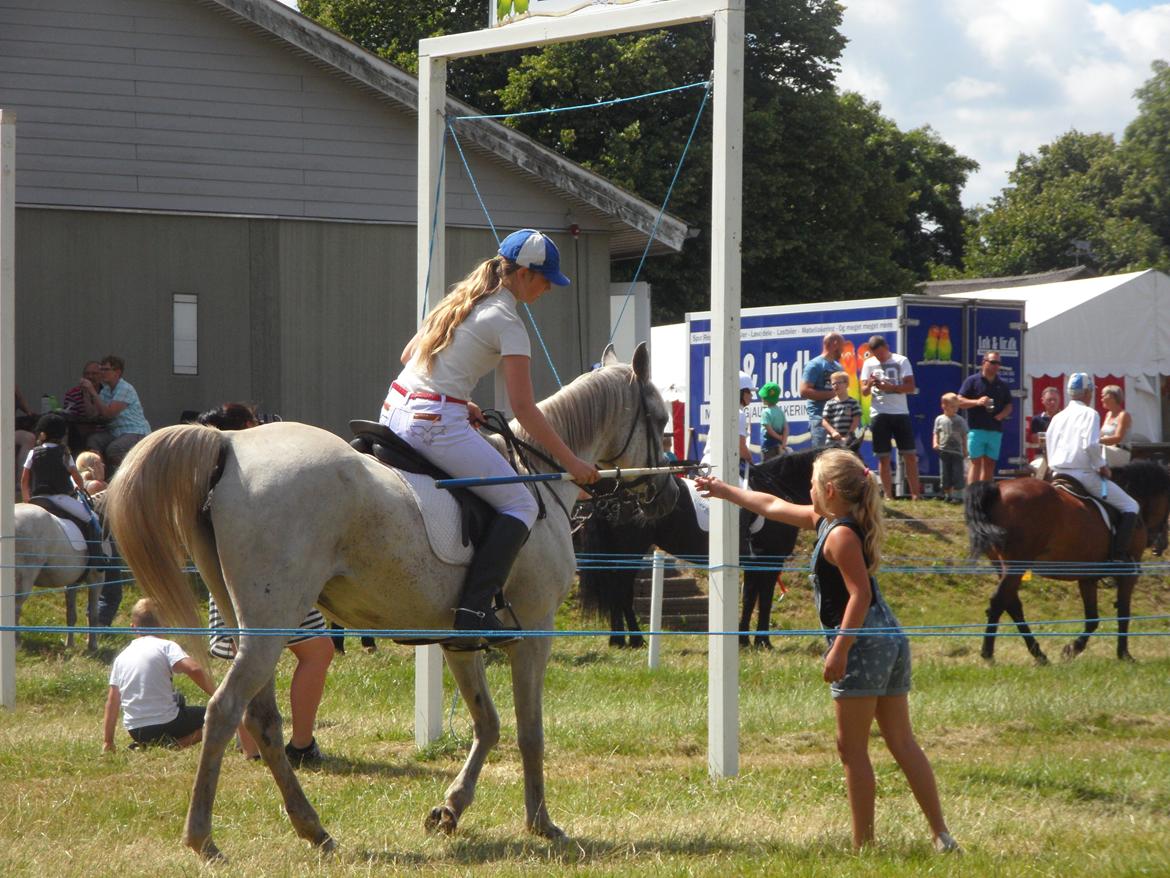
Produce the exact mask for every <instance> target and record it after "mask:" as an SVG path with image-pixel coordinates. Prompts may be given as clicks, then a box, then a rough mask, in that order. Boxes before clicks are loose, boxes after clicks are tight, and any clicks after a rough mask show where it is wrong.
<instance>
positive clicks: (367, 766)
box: [304, 754, 451, 781]
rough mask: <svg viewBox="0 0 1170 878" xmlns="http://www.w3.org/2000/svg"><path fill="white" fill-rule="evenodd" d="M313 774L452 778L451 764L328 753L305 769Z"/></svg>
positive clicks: (388, 777)
mask: <svg viewBox="0 0 1170 878" xmlns="http://www.w3.org/2000/svg"><path fill="white" fill-rule="evenodd" d="M304 770H305V771H306V772H308V773H312V774H334V775H338V776H341V777H359V776H360V777H368V778H371V779H372V778H379V779H383V780H408V779H422V780H438V781H444V780H448V779H449V778H450V774H451V772H450V766H448V765H425V764H423V763H418V762H409V763H407V762H379V761H375V760H370V759H351V758H349V757H347V756H337V755H334V754H328V755H326V757H325V758H324V759H323V760H322V761H321V763H320V764H319V765H317V766H314V767H313V768H308V769H304Z"/></svg>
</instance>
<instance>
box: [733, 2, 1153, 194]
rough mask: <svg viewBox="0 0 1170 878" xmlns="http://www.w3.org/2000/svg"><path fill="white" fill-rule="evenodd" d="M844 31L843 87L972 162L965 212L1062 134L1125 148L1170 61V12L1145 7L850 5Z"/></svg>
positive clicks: (900, 124) (1112, 4)
mask: <svg viewBox="0 0 1170 878" xmlns="http://www.w3.org/2000/svg"><path fill="white" fill-rule="evenodd" d="M749 2H751V0H749ZM843 30H844V33H845V35H846V36H847V37H848V38H849V41H850V42H849V46H848V47H847V48H846V50H845V55H844V57H843V59H842V64H841V68H842V69H841V74H840V76H839V77H838V86H839V87H840V88H842V89H847V90H850V91H856V92H859V93H861V94H862V95H864V96H865V97H866V98H868V99H870V100H876V101H878V102H879V103H881V105H882V112H883V113H884V115H886V116H887V117H889V118H891V119H893V120H894V121H895V122H896V123H897V124H898V127H899V128H901V129H903V130H909V129H912V128H917V127H919V126H921V125H930V126H931V128H933V129H934V130H935V131H936V132H937V133H938V134H939V136H941V137H942V139H943V140H945V141H946V142H947V143H950V144H951V145H952V146H954V147H955V148H956V149H957V150H958V151H959V152H960V153H962V154H963V155H966V156H969V157H971V158H973V159H975V160H976V161H978V162H979V164H980V170H979V171H978V172H976V173H975V174H973V175H972V176H971V178H970V179H969V181H968V183H967V188H966V189H965V190H964V192H963V203H964V204H965V205H967V206H973V205H975V204H986V203H987V202H988V201H990V200H991V198H993V197H994V196H995V195H997V194H998V193H999V192H1000V191H1001V190H1002V189H1003V187H1004V186H1006V185H1007V183H1008V179H1007V175H1008V172H1009V171H1010V170H1011V169H1012V168H1013V167H1015V163H1016V158H1017V157H1018V156H1019V154H1020V153H1021V152H1026V153H1035V152H1036V151H1037V149H1038V148H1039V147H1040V146H1042V145H1044V144H1046V143H1051V142H1052V141H1053V140H1055V139H1056V138H1057V137H1059V136H1060V135H1061V134H1064V133H1065V132H1067V131H1069V130H1072V129H1076V130H1078V131H1084V132H1095V131H1101V132H1106V133H1112V134H1114V135H1115V136H1117V137H1118V138H1119V139H1120V137H1121V135H1122V134H1123V132H1124V131H1125V126H1126V125H1127V124H1128V123H1129V122H1130V121H1131V120H1132V119H1133V118H1134V116H1135V115H1136V113H1137V101H1136V100H1135V99H1134V98H1133V92H1134V90H1135V89H1136V88H1138V86H1140V85H1141V84H1142V83H1143V82H1145V80H1147V79H1148V78H1149V77H1150V62H1152V61H1154V60H1155V59H1158V58H1161V59H1165V60H1170V3H1166V2H1164V3H1156V2H1151V0H1108V2H1101V0H852V2H849V0H846V11H845V21H844V26H843Z"/></svg>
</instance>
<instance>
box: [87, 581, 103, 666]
mask: <svg viewBox="0 0 1170 878" xmlns="http://www.w3.org/2000/svg"><path fill="white" fill-rule="evenodd" d="M105 578H106V577H105V575H104V571H103V574H102V575H100V576H99V577H98V581H97V582H96V583H95V582H91V583H90V584H89V588H87V589H86V590H85V593H86V596H87V597H88V598H89V600H88V602H87V604H86V608H85V618H86V622H87V623H88V624H89V627H90V632H89V637H88V638H87V640H86V647H87V648H88V649H89V651H90V652H91V653H92V652H97V646H98V636H97V632H96V631H94V630H93V629H94V628H97V627H98V626H99V625H100V622H99V621H98V596H99V594H100V593H101V584H102V583H103V582H105Z"/></svg>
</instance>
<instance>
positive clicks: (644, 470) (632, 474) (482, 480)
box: [435, 460, 710, 490]
mask: <svg viewBox="0 0 1170 878" xmlns="http://www.w3.org/2000/svg"><path fill="white" fill-rule="evenodd" d="M704 468H706V471H707V472H710V468H709V467H707V465H706V464H700V463H698V462H697V461H693V460H681V461H679V462H678V463H674V464H671V465H670V466H639V467H630V468H628V469H603V470H598V472H597V474H598V475H599V476H600V477H601V478H603V479H637V478H641V477H642V476H660V475H665V474H667V473H687V472H691V471H692V470H704ZM572 480H573V477H572V476H571V475H570V474H569V473H526V474H523V475H519V474H517V475H514V476H485V477H480V476H473V477H471V478H466V479H439V480H438V481H436V482H435V487H436V488H445V489H447V490H451V489H452V488H482V487H487V486H489V485H515V484H522V483H527V482H571V481H572Z"/></svg>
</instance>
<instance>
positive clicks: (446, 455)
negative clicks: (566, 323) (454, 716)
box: [380, 229, 597, 646]
mask: <svg viewBox="0 0 1170 878" xmlns="http://www.w3.org/2000/svg"><path fill="white" fill-rule="evenodd" d="M554 284H555V285H556V286H561V287H563V286H567V285H568V284H569V279H568V278H567V277H565V275H564V274H562V273H561V270H560V253H559V251H558V250H557V247H556V245H555V244H554V243H553V242H552V241H551V240H550V239H549V238H547V237H546V236H545V235H543V234H541V233H540V232H537V231H534V230H532V229H522V230H521V231H518V232H513V233H512V234H511V235H509V236H508V237H507V238H505V239H504V241H503V242H502V243H501V244H500V249H499V253H498V254H497V255H496V256H494V257H492V258H491V259H488V260H486V261H484V262H482V263H481V264H480V265H479V266H478V267H477V268H475V269H474V270H473V271H472V272H471V273H470V274H469V275H468V276H467V277H466V278H464V279H463V280H462V281H461V282H460V283H458V284H456V286H455V288H454V289H453V290H452V291H451V292H450V293H449V294H448V295H447V296H446V297H445V298H444V299H443V301H441V302H440V303H439V304H438V305H437V306H436V307H435V308H434V310H432V311H431V312H430V313H429V314H428V315H427V317H426V320H425V321H424V322H423V325H422V327H421V328H420V329H419V331H418V332H417V333H416V334H415V336H414V338H412V339H411V340H410V342H409V344H407V346H406V349H405V350H404V351H403V352H402V364H403V365H404V366H405V368H404V369H403V370H402V372H401V373H400V374H399V375H398V377H397V378H396V379H395V380H394V382H393V383H392V384H391V385H390V389H389V391H388V392H387V394H386V401H385V402H384V403H383V405H382V414H381V418H380V421H381V423H382V424H384V425H386V426H387V427H389V428H390V429H391V430H393V431H394V432H395V433H397V434H398V435H399V436H400V437H402V438H403V439H404V440H406V442H407V443H409V444H410V446H411V447H413V448H414V449H415V450H416V451H417V452H418V453H419V454H421V455H422V456H423V457H425V458H427V459H428V460H430V461H431V462H432V463H434V464H436V465H437V466H439V467H441V468H443V469H444V470H446V471H447V472H448V473H450V474H451V475H452V476H455V477H456V478H458V477H469V476H508V475H514V474H515V473H514V472H513V470H512V468H511V466H510V465H509V464H508V462H507V460H505V459H504V457H503V456H502V455H501V454H500V453H499V452H498V451H497V450H496V449H495V448H494V447H492V445H491V444H489V443H488V441H487V440H486V439H484V437H483V436H481V435H480V434H479V433H478V432H477V431H476V430H475V426H476V425H477V424H478V423H480V421H481V420H482V418H481V415H480V409H479V407H478V406H477V405H475V403H473V402H469V401H468V398H469V397H470V396H471V391H472V390H473V389H474V388H475V385H476V382H478V381H479V379H480V378H482V377H483V376H484V375H486V374H487V373H489V372H491V371H492V370H493V369H495V368H496V366H497V365H500V366H501V369H502V372H503V377H504V384H505V386H506V388H507V391H508V401H509V403H510V404H511V406H512V409H513V411H514V412H515V415H516V419H517V420H518V421H519V422H520V425H521V426H522V427H523V428H524V429H525V430H526V431H527V432H528V433H529V435H531V436H532V438H533V439H535V440H536V441H537V442H538V443H540V444H541V445H542V446H544V448H545V449H546V450H547V451H548V452H549V453H550V454H551V455H552V456H553V457H554V458H555V459H556V460H557V462H558V463H559V464H560V465H561V466H563V467H564V468H565V470H566V471H568V472H569V473H570V474H571V475H572V476H573V480H574V481H575V482H577V483H578V484H581V485H586V484H591V483H592V482H595V481H597V470H596V468H595V467H594V466H592V465H591V464H588V463H586V462H585V461H583V460H581V459H580V458H579V457H577V455H576V454H574V453H573V452H572V450H570V448H569V447H568V446H567V445H566V444H565V443H564V441H563V440H562V439H561V437H560V436H558V435H557V433H556V431H555V430H553V428H552V427H551V426H550V425H549V423H548V421H547V420H545V417H544V414H543V413H542V412H541V410H540V409H539V408H537V406H536V403H535V402H534V400H533V393H532V377H531V374H530V372H529V360H530V347H529V341H528V331H527V329H526V328H525V326H524V322H523V321H522V320H521V318H520V315H519V314H517V313H516V304H517V302H523V303H525V304H532V303H533V302H535V301H536V300H537V299H539V298H540V297H541V296H542V295H544V294H545V293H546V292H548V291H549V289H550V288H551V286H552V285H554ZM472 490H473V491H475V493H477V494H479V495H480V496H481V497H483V499H485V500H486V501H487V502H488V503H490V504H491V505H492V507H493V508H495V509H496V510H497V511H498V512H499V513H500V514H499V515H497V516H496V519H495V520H494V521H493V522H492V524H491V526H490V528H489V530H488V533H487V535H486V538H485V539H484V541H483V542H482V543H481V544H480V545H479V547H478V548H477V549H476V552H475V556H474V557H473V559H472V561H471V566H470V567H469V568H468V571H467V578H466V579H465V580H464V585H463V595H462V597H461V598H460V601H459V606H458V607H456V608H455V629H456V630H461V631H479V630H487V631H501V632H506V631H507V630H508V629H505V628H504V626H503V625H501V624H500V622H499V620H498V619H497V618H496V612H495V608H494V607H493V603H492V602H493V599H494V598H495V596H496V594H497V593H498V592H499V591H500V590H501V589H503V587H504V583H505V582H506V581H507V579H508V574H509V573H510V572H511V569H512V563H513V562H514V561H515V560H516V555H517V554H518V553H519V552H520V548H521V547H522V546H523V545H524V542H525V540H527V539H528V532H529V529H530V528H531V527H532V524H533V522H534V521H535V520H536V516H537V503H536V500H535V499H534V497H533V495H532V493H531V491H530V489H529V488H528V487H526V486H524V485H493V486H490V487H479V488H473V489H472ZM516 639H517V638H515V637H512V636H509V635H508V634H506V633H502V634H500V635H494V636H492V637H490V638H488V642H489V643H490V644H491V645H496V646H498V645H501V644H503V643H509V642H512V641H514V640H516Z"/></svg>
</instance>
